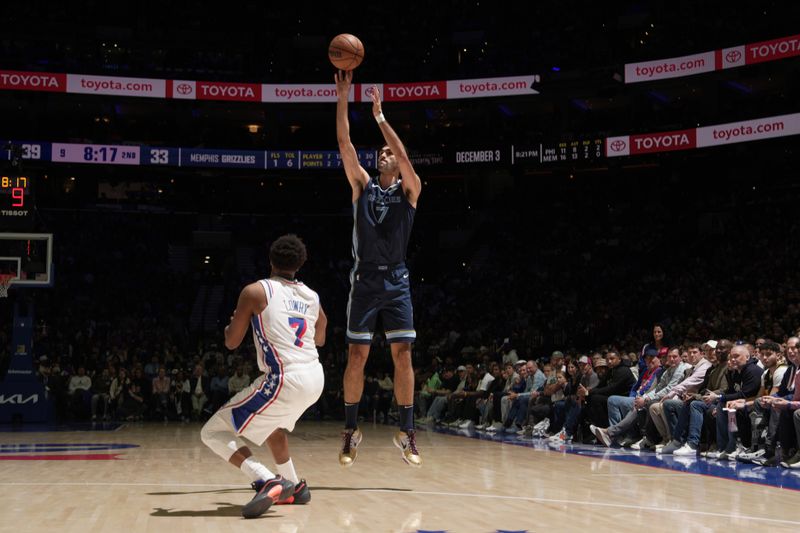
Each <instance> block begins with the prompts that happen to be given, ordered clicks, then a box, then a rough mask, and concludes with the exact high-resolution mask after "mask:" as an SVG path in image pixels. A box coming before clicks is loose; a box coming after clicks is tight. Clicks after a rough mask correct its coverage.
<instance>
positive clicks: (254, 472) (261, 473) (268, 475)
mask: <svg viewBox="0 0 800 533" xmlns="http://www.w3.org/2000/svg"><path fill="white" fill-rule="evenodd" d="M239 468H240V469H241V470H242V472H244V475H246V476H247V477H249V478H250V481H259V480H263V481H266V480H268V479H272V478H274V477H275V474H273V473H272V472H270V471H269V468H267V467H266V466H264V465H262V464H261V463H259V462H258V461H256V460H255V459H253V458H252V457H248V458H247V459H245V460H244V461H243V462H242V466H240V467H239Z"/></svg>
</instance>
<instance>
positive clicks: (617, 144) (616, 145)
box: [609, 139, 627, 152]
mask: <svg viewBox="0 0 800 533" xmlns="http://www.w3.org/2000/svg"><path fill="white" fill-rule="evenodd" d="M609 146H610V147H611V149H612V150H614V151H615V152H621V151H623V150H624V149H625V146H627V145H626V143H625V141H623V140H621V139H617V140H616V141H612V142H611V144H610V145H609Z"/></svg>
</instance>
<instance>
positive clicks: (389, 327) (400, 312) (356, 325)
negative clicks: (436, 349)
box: [347, 265, 417, 344]
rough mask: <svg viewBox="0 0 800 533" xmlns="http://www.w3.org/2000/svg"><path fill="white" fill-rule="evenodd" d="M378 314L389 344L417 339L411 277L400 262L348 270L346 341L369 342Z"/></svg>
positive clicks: (355, 342)
mask: <svg viewBox="0 0 800 533" xmlns="http://www.w3.org/2000/svg"><path fill="white" fill-rule="evenodd" d="M378 316H380V317H381V322H382V323H383V329H384V333H385V334H386V340H387V341H388V342H389V343H396V342H414V340H415V339H416V338H417V332H416V331H414V309H413V308H412V306H411V280H410V279H409V275H408V269H407V268H406V267H405V266H404V265H403V266H396V267H375V268H369V269H366V268H362V267H360V268H359V269H358V270H357V271H356V272H351V273H350V300H349V301H348V303H347V342H348V344H371V343H372V335H373V333H374V332H375V323H376V322H377V320H378Z"/></svg>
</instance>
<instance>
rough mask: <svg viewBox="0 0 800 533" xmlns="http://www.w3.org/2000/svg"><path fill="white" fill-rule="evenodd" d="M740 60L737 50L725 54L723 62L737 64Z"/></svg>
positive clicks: (740, 54) (739, 53) (740, 55)
mask: <svg viewBox="0 0 800 533" xmlns="http://www.w3.org/2000/svg"><path fill="white" fill-rule="evenodd" d="M741 58H742V53H741V52H740V51H739V50H731V51H730V52H728V53H727V54H725V61H727V62H728V63H737V62H738V61H739V60H740V59H741Z"/></svg>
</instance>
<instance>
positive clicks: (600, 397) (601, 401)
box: [586, 350, 636, 427]
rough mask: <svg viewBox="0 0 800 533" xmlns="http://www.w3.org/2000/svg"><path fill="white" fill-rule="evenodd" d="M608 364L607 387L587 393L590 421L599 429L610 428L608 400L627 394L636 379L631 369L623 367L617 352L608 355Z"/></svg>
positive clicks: (596, 388) (599, 387)
mask: <svg viewBox="0 0 800 533" xmlns="http://www.w3.org/2000/svg"><path fill="white" fill-rule="evenodd" d="M606 361H607V362H608V373H607V376H606V380H605V385H603V384H602V383H601V384H600V386H598V387H595V388H593V389H589V390H588V391H587V395H586V400H587V409H588V419H589V422H590V423H591V424H594V425H595V426H598V427H608V398H609V397H610V396H615V395H623V394H627V393H628V391H630V389H631V387H632V386H633V384H634V383H636V379H635V378H634V377H633V374H632V373H631V369H630V368H628V367H626V366H623V365H622V364H621V363H622V359H621V358H620V355H619V353H618V352H616V351H613V350H612V351H610V352H608V353H607V354H606Z"/></svg>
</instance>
